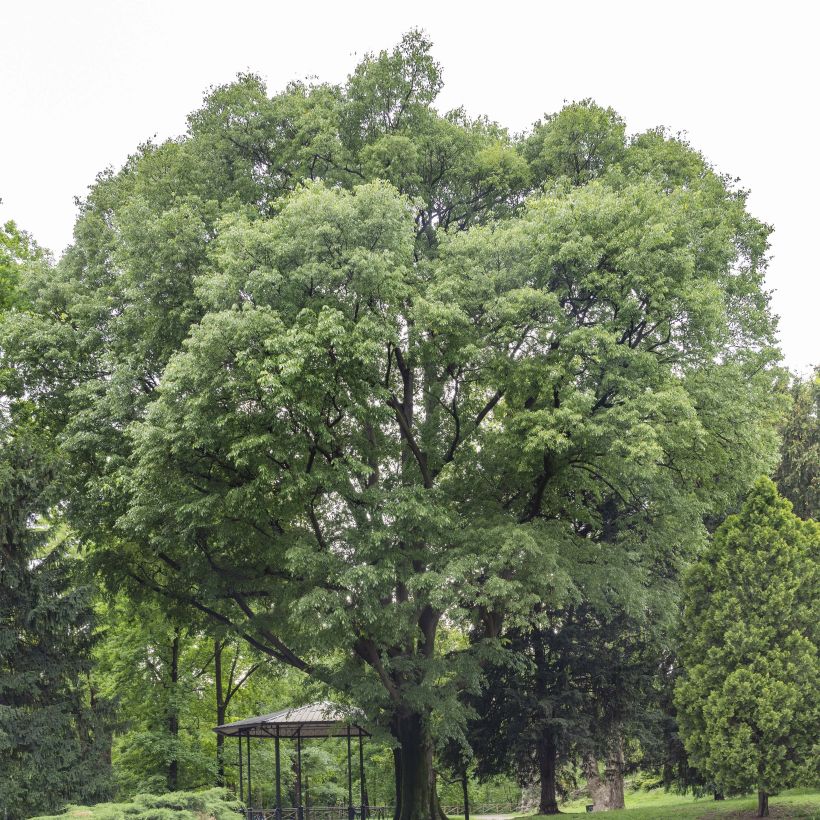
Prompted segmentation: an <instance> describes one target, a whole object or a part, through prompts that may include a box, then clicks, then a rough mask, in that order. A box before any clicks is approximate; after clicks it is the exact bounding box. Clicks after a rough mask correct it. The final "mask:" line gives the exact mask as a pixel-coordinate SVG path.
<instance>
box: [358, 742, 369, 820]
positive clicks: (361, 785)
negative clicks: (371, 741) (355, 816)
mask: <svg viewBox="0 0 820 820" xmlns="http://www.w3.org/2000/svg"><path fill="white" fill-rule="evenodd" d="M359 797H360V798H361V806H362V820H366V817H367V805H366V803H367V801H366V800H365V792H364V748H363V745H362V730H361V729H359Z"/></svg>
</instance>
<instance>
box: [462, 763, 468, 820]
mask: <svg viewBox="0 0 820 820" xmlns="http://www.w3.org/2000/svg"><path fill="white" fill-rule="evenodd" d="M461 797H462V799H463V800H464V820H470V790H469V788H468V784H467V770H466V769H465V770H464V772H463V773H462V775H461Z"/></svg>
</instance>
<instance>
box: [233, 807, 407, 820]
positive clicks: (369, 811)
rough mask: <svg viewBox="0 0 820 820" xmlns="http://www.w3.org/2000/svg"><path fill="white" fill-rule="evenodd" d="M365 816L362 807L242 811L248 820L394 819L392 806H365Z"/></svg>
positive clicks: (284, 808)
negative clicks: (351, 808)
mask: <svg viewBox="0 0 820 820" xmlns="http://www.w3.org/2000/svg"><path fill="white" fill-rule="evenodd" d="M364 809H365V811H364V816H363V815H362V807H361V806H353V811H352V812H351V810H350V808H349V807H348V806H302V808H301V809H298V808H295V807H293V806H288V807H285V806H283V807H282V810H281V811H280V812H277V811H276V809H275V808H248V809H242V814H244V815H245V816H246V817H247V818H248V820H390V819H391V818H392V817H393V807H392V806H365V807H364Z"/></svg>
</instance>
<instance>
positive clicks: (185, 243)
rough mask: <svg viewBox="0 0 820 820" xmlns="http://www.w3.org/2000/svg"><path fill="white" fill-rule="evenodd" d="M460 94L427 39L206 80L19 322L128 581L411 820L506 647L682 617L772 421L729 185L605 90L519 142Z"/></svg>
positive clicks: (74, 489)
mask: <svg viewBox="0 0 820 820" xmlns="http://www.w3.org/2000/svg"><path fill="white" fill-rule="evenodd" d="M441 84H442V78H441V72H440V68H439V66H438V64H437V63H436V62H435V60H434V59H433V58H432V56H431V54H430V43H429V42H428V41H427V39H426V38H425V37H424V36H423V35H422V34H420V33H418V32H411V33H410V34H408V35H406V36H405V37H404V38H403V39H402V41H401V43H400V44H399V45H398V46H397V47H396V48H395V49H393V50H392V51H384V52H381V53H379V54H377V55H367V56H366V57H365V59H364V60H363V61H362V63H361V64H360V65H359V66H358V67H357V68H356V69H355V71H354V72H353V74H352V75H351V76H350V77H349V78H348V81H347V83H345V84H344V85H342V86H328V85H307V84H293V85H291V86H289V87H287V88H286V89H285V90H284V91H282V92H280V93H276V94H274V95H272V96H269V95H268V93H267V90H266V89H265V88H264V85H263V84H262V83H261V81H260V80H259V79H258V78H257V77H254V76H252V75H247V76H241V77H239V78H238V80H237V81H236V82H235V83H232V84H230V85H227V86H223V87H220V88H216V89H213V90H212V91H211V92H210V93H209V94H208V95H207V97H206V99H205V101H204V104H203V106H202V108H201V109H200V110H198V111H196V112H194V113H193V114H192V115H191V116H190V118H189V129H188V133H187V134H186V135H185V136H183V137H181V138H179V139H177V140H172V141H169V142H166V143H164V144H162V145H152V144H149V145H145V146H142V147H140V149H139V150H138V151H137V153H135V155H134V156H133V157H132V158H131V159H130V160H129V162H128V163H127V164H126V166H125V167H124V168H123V169H122V170H121V171H119V172H118V173H105V174H102V175H101V176H100V177H99V178H98V180H97V182H96V184H95V185H94V186H93V188H92V189H91V191H90V194H89V196H88V198H87V200H86V201H85V202H84V203H83V206H82V210H81V214H80V217H79V219H78V222H77V225H76V228H75V242H74V245H73V246H72V247H71V248H70V249H69V250H68V252H67V253H66V255H65V256H64V258H63V259H62V260H61V262H60V263H59V265H57V266H56V267H55V268H49V267H47V266H42V265H41V266H39V267H37V266H35V267H32V269H31V270H30V271H29V272H28V274H27V275H26V276H25V277H24V280H22V281H21V282H20V284H19V286H16V287H18V288H19V290H20V292H21V293H23V294H24V298H25V308H24V309H23V308H22V307H21V308H19V309H16V310H13V311H12V312H10V313H9V314H8V315H7V316H6V317H5V319H4V320H3V324H2V331H1V332H2V339H3V342H2V346H1V347H2V356H3V366H4V367H6V368H7V373H8V374H9V379H10V382H11V383H13V386H14V389H15V391H16V395H19V396H23V395H25V397H26V400H27V401H31V402H33V403H34V404H35V406H36V407H37V413H38V419H39V420H40V423H42V424H43V425H46V426H47V427H48V429H49V430H50V431H52V432H53V435H55V436H56V441H57V446H58V449H59V451H60V454H61V457H63V458H65V459H66V460H67V462H68V463H69V464H70V465H71V470H70V472H69V473H68V474H67V475H66V480H65V482H64V484H63V492H64V497H65V501H66V506H65V510H66V514H67V516H68V517H69V519H70V521H71V523H72V525H73V526H74V527H75V528H76V530H77V532H78V533H79V534H80V536H81V537H82V538H83V539H84V540H85V541H86V542H87V543H88V545H89V547H90V551H91V556H92V561H93V563H94V565H95V566H96V567H97V568H98V569H100V570H101V571H102V572H103V574H104V577H105V578H106V579H107V582H108V584H109V586H110V587H112V588H116V589H119V588H123V589H125V590H127V591H129V592H130V593H137V592H138V591H140V594H144V593H145V592H146V591H147V592H150V593H157V594H159V595H160V596H161V597H162V599H164V600H166V601H170V602H173V603H172V605H171V606H172V608H173V609H174V611H175V612H177V613H178V612H188V613H189V617H191V616H190V613H194V612H195V613H197V617H199V616H203V615H204V616H207V618H208V619H210V622H211V623H212V624H214V625H217V626H218V628H219V629H220V630H222V631H223V634H226V633H231V634H234V635H237V636H239V637H241V638H243V639H244V640H246V641H247V642H248V643H249V644H250V645H252V646H253V647H255V648H256V649H257V650H259V651H260V652H262V653H265V654H267V655H268V656H270V657H272V658H275V659H277V660H279V661H281V662H284V663H286V664H288V665H290V666H292V667H295V668H297V669H299V670H302V671H304V672H307V673H308V674H310V675H311V676H313V677H314V678H315V679H318V680H321V681H323V682H325V683H326V684H329V685H331V686H332V687H334V688H335V689H336V690H337V691H339V692H341V693H346V695H347V697H348V698H350V699H355V700H356V701H357V702H358V703H359V704H360V705H362V706H364V707H366V709H367V711H368V713H369V714H370V715H372V716H373V719H374V722H375V723H377V724H379V725H380V726H381V727H382V729H387V730H389V731H390V732H391V733H392V735H393V737H394V740H395V742H396V744H397V745H398V746H399V747H400V750H401V753H400V755H399V756H398V757H397V764H398V772H399V780H400V786H401V799H402V803H401V812H400V813H401V817H402V818H410V817H414V818H415V817H428V816H433V815H435V814H436V813H437V808H436V804H435V795H434V784H433V770H432V754H433V747H434V738H433V735H434V734H435V735H436V736H437V737H438V738H439V740H441V741H444V740H446V739H447V738H452V739H456V740H459V741H462V740H464V728H465V721H466V712H465V710H464V707H463V704H462V701H461V700H460V698H461V696H462V695H463V694H464V693H465V692H477V691H478V690H479V689H480V687H481V685H482V682H483V676H484V674H485V672H484V670H485V664H486V662H487V660H488V659H491V658H492V657H494V655H495V654H496V653H497V651H498V649H499V646H500V644H501V643H503V642H504V640H505V630H506V629H509V628H515V627H517V626H526V625H527V624H529V623H530V622H531V620H532V617H533V613H534V612H536V611H537V610H538V608H539V606H541V605H543V604H545V603H546V605H547V607H548V608H549V609H551V610H557V609H559V608H561V607H565V606H569V605H572V604H580V603H586V604H588V605H590V606H591V607H593V608H594V609H595V611H596V612H598V613H599V614H600V617H601V618H603V619H605V620H607V619H610V618H611V617H612V616H613V615H614V614H617V616H618V617H622V616H623V617H626V618H632V619H635V622H636V623H637V624H639V628H640V623H641V622H642V621H643V620H644V619H646V618H647V617H649V615H650V614H651V613H652V612H657V611H659V610H661V609H663V608H664V607H666V608H668V606H669V602H670V601H671V600H672V598H673V597H674V592H675V585H676V577H677V572H678V567H679V565H680V563H681V561H682V560H683V559H685V557H686V556H687V555H688V554H689V553H690V551H691V550H692V549H693V548H694V547H696V546H697V545H698V544H699V543H700V542H701V541H702V540H703V539H704V537H705V528H704V526H703V520H704V517H706V516H719V515H722V514H723V513H724V511H725V509H726V508H727V506H728V505H731V504H733V503H735V501H736V500H737V498H738V497H739V496H740V495H741V494H742V493H743V492H744V491H745V490H746V488H747V487H748V486H749V484H750V483H751V481H752V480H753V477H754V476H756V475H758V474H760V473H761V472H767V471H769V470H771V469H772V467H773V455H774V450H775V447H776V438H775V435H774V432H773V425H774V422H775V421H776V419H777V416H778V412H779V403H778V402H779V400H778V392H777V391H776V390H773V387H774V386H775V385H776V384H777V383H778V380H779V374H778V371H777V370H776V368H775V367H774V365H775V362H776V360H777V352H776V350H775V349H774V347H773V339H774V323H773V320H772V318H771V316H770V314H769V310H768V304H767V297H766V295H765V293H764V292H763V290H762V277H763V273H764V270H765V262H766V250H767V235H768V228H767V226H765V225H763V224H761V223H760V222H758V221H757V220H755V219H753V218H752V217H751V216H750V215H749V214H748V213H747V212H746V209H745V194H744V192H742V191H739V190H737V189H736V188H734V187H733V185H732V184H731V182H730V181H729V180H727V179H725V178H723V177H720V176H719V175H717V174H716V173H715V172H714V171H713V170H712V169H711V168H710V167H709V165H708V164H707V163H706V162H705V161H704V160H703V158H702V157H700V156H699V155H698V154H697V153H696V152H694V151H693V150H692V149H691V148H690V147H689V146H687V145H686V144H684V143H682V142H681V141H679V140H675V139H671V138H669V137H668V136H667V135H666V134H664V133H663V132H660V131H653V132H649V133H647V134H644V135H639V136H637V137H635V138H630V139H628V138H627V137H626V136H625V125H624V123H623V122H622V120H621V119H620V118H619V117H618V115H617V114H616V113H615V112H613V111H611V110H609V109H603V108H600V107H599V106H597V105H595V104H594V103H592V102H591V101H582V102H580V103H576V104H572V105H570V106H567V107H566V108H565V109H564V110H562V111H561V112H559V113H557V114H555V115H551V116H549V117H547V118H545V120H544V121H543V122H541V123H539V124H537V125H536V127H535V128H534V130H533V132H532V134H531V135H529V136H528V137H526V138H523V139H512V138H511V137H510V136H509V135H508V133H507V132H506V131H505V130H504V129H503V128H501V127H499V126H498V125H496V124H494V123H491V122H488V121H487V120H484V119H470V118H469V117H467V116H466V115H465V113H464V112H463V111H460V110H456V111H452V112H449V113H446V114H441V113H439V112H438V111H437V110H436V109H435V107H434V101H435V98H436V94H437V93H438V91H439V89H440V88H441ZM443 632H444V633H445V634H446V635H447V638H446V639H444V640H442V638H443V635H442V633H443ZM467 632H470V634H471V635H473V637H474V640H472V641H470V642H468V641H466V640H459V639H458V637H456V638H455V639H452V640H451V639H450V636H453V635H455V636H463V635H464V634H466V633H467Z"/></svg>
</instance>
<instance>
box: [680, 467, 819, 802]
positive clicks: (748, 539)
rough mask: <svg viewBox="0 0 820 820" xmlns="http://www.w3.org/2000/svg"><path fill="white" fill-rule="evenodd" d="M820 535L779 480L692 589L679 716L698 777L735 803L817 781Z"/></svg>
mask: <svg viewBox="0 0 820 820" xmlns="http://www.w3.org/2000/svg"><path fill="white" fill-rule="evenodd" d="M818 557H820V526H818V524H817V523H816V522H814V521H802V520H801V519H799V518H798V517H797V516H796V515H794V513H793V512H792V505H791V504H790V503H789V502H788V501H787V500H785V499H784V498H782V497H781V496H780V495H779V494H778V492H777V489H776V487H775V485H774V484H773V483H772V482H771V481H770V480H769V479H768V478H761V479H759V480H758V481H757V482H756V484H755V485H754V488H753V490H752V491H751V493H750V494H749V496H748V498H747V499H746V502H745V504H744V505H743V508H742V509H741V511H740V513H739V514H738V515H732V516H729V518H727V519H726V521H725V522H724V523H723V524H722V525H721V526H720V528H719V529H718V530H717V532H716V533H715V536H714V538H713V540H712V542H711V545H710V547H709V548H708V550H707V551H706V553H705V554H704V555H703V557H702V558H701V560H700V561H699V562H698V563H697V565H695V566H694V567H693V569H692V571H691V573H690V575H689V577H688V579H687V583H686V593H685V602H684V609H683V617H682V626H681V641H680V660H681V662H682V665H683V669H682V673H681V675H680V678H679V680H678V682H677V685H676V691H675V704H676V707H677V709H678V721H679V725H680V731H681V735H682V737H683V739H684V742H685V745H686V749H687V752H688V754H689V756H690V759H691V761H692V762H693V763H694V765H695V766H697V767H698V769H700V770H701V771H702V772H704V773H705V774H706V775H707V776H708V777H710V778H711V779H713V780H714V782H715V783H716V784H717V786H718V787H719V788H720V789H721V790H723V791H725V792H727V793H740V792H745V791H749V790H752V789H756V790H757V792H758V815H759V816H761V817H762V816H766V815H768V797H769V795H770V794H772V793H774V792H777V791H778V790H780V789H784V788H788V787H790V786H793V785H795V784H796V783H799V782H801V779H802V778H805V777H806V776H807V775H808V776H809V777H811V773H812V772H814V773H816V771H817V766H818V763H820V761H819V760H818V748H817V743H816V741H817V737H816V733H817V726H818V724H820V663H819V662H818V639H819V638H820V629H818V624H820V587H819V586H818V580H819V578H818V571H817V566H818V565H817V559H818Z"/></svg>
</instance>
